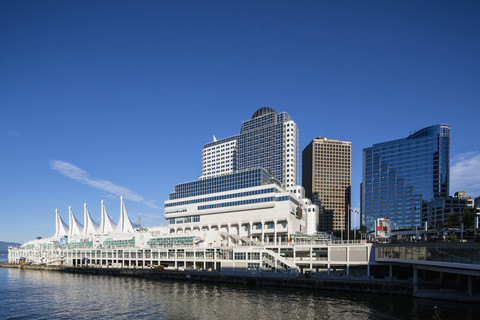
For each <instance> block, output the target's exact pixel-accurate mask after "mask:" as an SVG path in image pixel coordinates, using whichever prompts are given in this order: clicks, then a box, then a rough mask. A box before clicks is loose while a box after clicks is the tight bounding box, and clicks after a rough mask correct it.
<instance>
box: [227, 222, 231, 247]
mask: <svg viewBox="0 0 480 320" xmlns="http://www.w3.org/2000/svg"><path fill="white" fill-rule="evenodd" d="M231 227H232V224H231V223H229V224H227V230H228V231H227V233H228V237H227V245H228V246H230V244H231V243H230V242H231V240H230V233H231V232H230V231H231V230H230V228H231Z"/></svg>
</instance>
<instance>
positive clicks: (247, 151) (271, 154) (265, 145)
mask: <svg viewBox="0 0 480 320" xmlns="http://www.w3.org/2000/svg"><path fill="white" fill-rule="evenodd" d="M288 121H292V119H291V118H290V116H289V115H288V114H287V113H285V112H282V113H277V112H275V110H273V109H271V108H265V107H264V108H260V109H259V110H257V111H256V112H255V113H254V115H253V116H252V118H251V119H249V120H247V121H244V122H243V123H242V129H241V131H240V134H238V135H236V136H232V137H229V138H225V139H222V140H218V141H214V142H210V143H207V144H205V145H204V146H203V154H202V162H203V163H202V174H203V175H204V176H208V175H213V174H217V175H218V174H223V173H224V172H225V173H227V172H231V171H232V172H235V171H242V170H246V169H250V168H264V169H266V170H268V171H270V172H271V173H272V174H273V175H274V177H275V178H276V179H277V180H278V181H280V182H281V183H283V184H286V185H287V186H293V185H296V184H297V183H298V165H297V164H298V150H297V145H298V130H297V127H296V125H295V124H294V123H293V121H292V122H291V123H287V124H286V122H288ZM233 141H236V144H235V146H234V147H233V146H230V144H231V143H232V142H233ZM217 148H220V149H219V150H216V149H217ZM221 148H224V149H225V150H222V149H221ZM213 149H215V152H216V153H213ZM231 149H234V150H233V154H232V155H230V154H229V152H231V151H232V150H231ZM217 153H218V155H217ZM231 161H232V162H233V166H232V167H230V166H229V164H230V162H231ZM232 169H233V170H232ZM207 173H208V174H207Z"/></svg>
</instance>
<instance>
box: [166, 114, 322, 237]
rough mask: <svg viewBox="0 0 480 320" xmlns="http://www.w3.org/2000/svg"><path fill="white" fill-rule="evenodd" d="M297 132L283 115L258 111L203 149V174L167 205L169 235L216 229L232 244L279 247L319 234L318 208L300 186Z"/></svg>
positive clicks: (181, 186) (181, 187) (173, 195)
mask: <svg viewBox="0 0 480 320" xmlns="http://www.w3.org/2000/svg"><path fill="white" fill-rule="evenodd" d="M297 145H298V129H297V126H296V124H295V122H293V121H292V120H291V118H290V116H289V115H288V114H287V113H284V112H283V113H277V112H276V111H275V110H273V109H272V108H268V107H263V108H260V109H258V110H257V111H256V112H255V113H254V114H253V116H252V117H251V119H249V120H247V121H244V122H243V124H242V130H241V132H240V134H239V135H236V136H233V137H229V138H226V139H222V140H216V139H215V138H214V141H213V142H211V143H208V144H206V145H204V147H203V151H202V176H200V178H199V179H198V180H196V181H191V182H186V183H181V184H178V185H176V186H175V191H174V192H173V193H171V194H170V195H169V199H168V200H167V201H165V204H164V208H165V218H166V219H167V222H168V227H169V229H170V232H171V233H172V234H185V233H192V232H202V231H203V230H206V231H210V230H216V231H218V232H220V233H224V234H228V235H229V237H230V238H231V240H235V241H236V243H239V242H242V241H243V242H245V243H246V242H248V241H259V242H260V241H261V242H262V243H265V242H273V243H281V242H282V241H283V242H285V241H287V242H288V241H289V239H290V237H291V235H292V234H295V233H298V232H300V233H307V234H314V233H315V232H316V231H317V230H318V207H317V206H316V205H314V204H312V203H311V201H310V200H309V199H306V198H305V192H304V189H303V188H302V187H301V186H298V184H297V181H298V148H297Z"/></svg>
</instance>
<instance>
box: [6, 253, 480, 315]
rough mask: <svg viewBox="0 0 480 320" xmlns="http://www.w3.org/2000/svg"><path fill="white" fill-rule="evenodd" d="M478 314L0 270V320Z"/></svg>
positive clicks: (420, 303) (412, 304)
mask: <svg viewBox="0 0 480 320" xmlns="http://www.w3.org/2000/svg"><path fill="white" fill-rule="evenodd" d="M0 258H2V257H0ZM478 312H479V309H478V307H476V306H474V305H473V304H463V303H453V302H444V301H442V302H436V301H432V300H424V299H412V298H409V297H396V296H384V295H376V294H367V293H365V294H357V293H344V292H328V291H321V292H319V291H307V290H295V289H288V288H251V287H246V286H240V285H239V286H235V285H223V284H222V285H216V284H209V283H192V282H180V281H177V282H175V281H154V280H146V279H135V278H123V277H108V276H90V275H78V274H64V273H60V272H52V271H37V270H20V269H6V268H0V319H92V318H108V319H229V320H230V319H232V320H233V319H259V320H263V319H269V320H270V319H452V318H457V319H478Z"/></svg>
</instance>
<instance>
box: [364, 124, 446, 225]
mask: <svg viewBox="0 0 480 320" xmlns="http://www.w3.org/2000/svg"><path fill="white" fill-rule="evenodd" d="M449 159H450V126H448V125H445V124H442V125H436V126H431V127H427V128H424V129H422V130H419V131H417V132H415V133H413V134H411V135H410V136H408V137H407V138H405V139H399V140H394V141H389V142H384V143H379V144H375V145H373V146H372V147H370V148H366V149H363V177H362V185H361V186H362V187H361V206H362V210H361V212H362V220H363V223H364V224H365V226H366V227H367V230H368V231H372V230H374V227H375V220H376V219H377V218H390V219H391V220H392V225H393V229H394V230H395V229H413V228H415V227H421V210H422V203H423V202H424V201H430V200H431V199H433V198H436V197H446V196H448V193H449V175H450V165H449Z"/></svg>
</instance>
